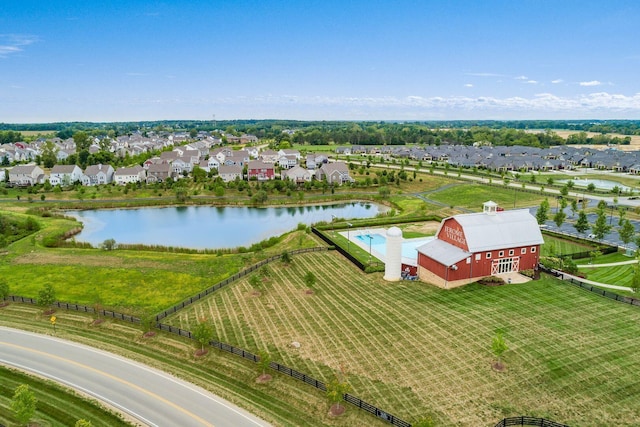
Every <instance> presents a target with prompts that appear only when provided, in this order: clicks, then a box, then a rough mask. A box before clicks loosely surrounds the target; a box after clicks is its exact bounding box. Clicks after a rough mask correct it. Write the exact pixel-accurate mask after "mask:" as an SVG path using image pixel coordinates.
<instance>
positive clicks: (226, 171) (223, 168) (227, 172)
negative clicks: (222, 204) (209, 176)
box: [218, 165, 242, 182]
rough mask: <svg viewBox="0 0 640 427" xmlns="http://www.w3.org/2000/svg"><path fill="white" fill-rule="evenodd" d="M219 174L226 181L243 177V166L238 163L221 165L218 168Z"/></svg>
mask: <svg viewBox="0 0 640 427" xmlns="http://www.w3.org/2000/svg"><path fill="white" fill-rule="evenodd" d="M218 176H220V178H222V180H223V181H224V182H231V181H235V180H236V179H242V166H236V165H231V166H229V165H220V167H219V168H218Z"/></svg>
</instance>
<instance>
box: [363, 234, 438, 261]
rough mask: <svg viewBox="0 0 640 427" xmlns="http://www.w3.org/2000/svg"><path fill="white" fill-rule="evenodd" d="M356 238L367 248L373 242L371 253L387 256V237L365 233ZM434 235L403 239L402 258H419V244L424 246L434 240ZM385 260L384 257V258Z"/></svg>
mask: <svg viewBox="0 0 640 427" xmlns="http://www.w3.org/2000/svg"><path fill="white" fill-rule="evenodd" d="M355 239H357V240H358V241H360V242H362V243H363V244H364V245H365V246H366V247H367V248H368V247H369V242H371V253H374V252H375V253H376V254H375V255H376V258H379V256H378V255H382V257H383V258H384V257H386V255H387V238H386V237H385V236H383V235H382V234H379V233H371V234H369V233H365V234H359V235H357V236H355ZM433 239H434V237H418V238H416V239H403V240H402V258H408V259H413V260H417V259H418V252H416V248H417V247H418V246H422V245H424V244H425V243H427V242H429V241H431V240H433ZM382 261H384V259H383V260H382Z"/></svg>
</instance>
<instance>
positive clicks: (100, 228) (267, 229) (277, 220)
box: [67, 202, 386, 249]
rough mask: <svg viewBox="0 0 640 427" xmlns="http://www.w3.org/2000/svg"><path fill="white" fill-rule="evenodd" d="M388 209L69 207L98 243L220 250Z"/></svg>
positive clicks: (87, 237)
mask: <svg viewBox="0 0 640 427" xmlns="http://www.w3.org/2000/svg"><path fill="white" fill-rule="evenodd" d="M384 211H386V207H385V206H381V205H377V204H374V203H364V202H357V203H346V204H337V205H320V206H296V207H268V208H251V207H213V206H184V207H167V208H139V209H107V210H86V211H69V212H67V215H69V216H73V217H75V218H77V219H78V220H79V221H82V223H83V224H84V229H83V230H82V232H81V233H80V234H79V235H77V236H76V240H78V241H81V242H88V243H91V244H92V245H94V246H98V245H100V244H101V243H102V242H104V241H105V240H107V239H115V241H116V242H117V243H129V244H145V245H163V246H176V247H184V248H194V249H220V248H234V247H238V246H251V245H252V244H254V243H257V242H260V241H262V240H265V239H268V238H270V237H273V236H278V235H280V234H283V233H286V232H287V231H291V230H293V229H295V228H296V227H297V226H298V224H300V223H303V224H306V225H311V224H314V223H317V222H320V221H327V222H330V221H331V220H332V219H333V218H334V217H335V218H345V219H355V218H372V217H375V216H376V215H377V214H378V213H381V212H384Z"/></svg>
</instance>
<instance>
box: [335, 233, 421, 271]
mask: <svg viewBox="0 0 640 427" xmlns="http://www.w3.org/2000/svg"><path fill="white" fill-rule="evenodd" d="M338 234H340V235H341V236H342V237H344V238H345V239H348V240H349V241H350V242H351V244H355V245H357V246H358V247H359V248H361V249H362V250H364V251H365V252H369V249H371V256H372V257H374V258H377V259H379V260H380V261H382V262H385V261H386V258H387V257H386V254H385V253H382V252H380V251H378V250H376V248H375V246H371V248H370V247H369V244H367V243H366V242H363V241H362V240H360V239H358V238H357V237H358V236H367V235H371V234H380V235H381V236H384V237H385V238H386V235H387V229H386V228H359V229H353V230H349V231H340V232H338ZM426 239H428V238H427V237H417V238H415V239H405V238H403V242H408V241H414V240H425V243H426V241H427V240H426ZM402 263H403V264H406V265H412V266H417V265H418V252H417V251H416V256H415V257H413V258H412V257H405V256H403V257H402Z"/></svg>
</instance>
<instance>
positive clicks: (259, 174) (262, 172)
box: [247, 160, 276, 181]
mask: <svg viewBox="0 0 640 427" xmlns="http://www.w3.org/2000/svg"><path fill="white" fill-rule="evenodd" d="M247 175H248V177H249V179H251V178H255V179H257V180H258V181H268V180H271V179H274V178H275V175H276V173H275V169H274V166H273V165H272V164H271V163H265V162H263V161H261V160H252V161H250V162H249V164H248V165H247Z"/></svg>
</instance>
